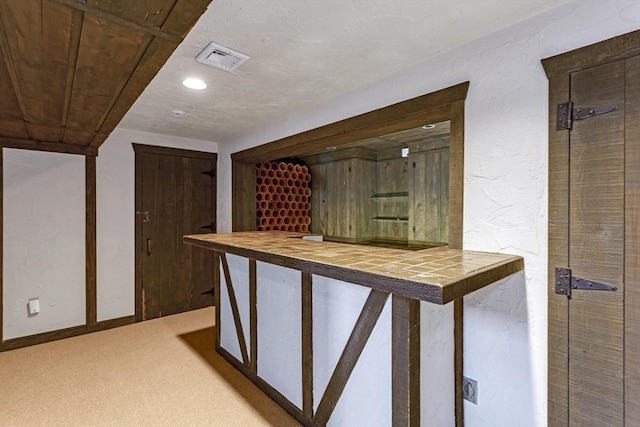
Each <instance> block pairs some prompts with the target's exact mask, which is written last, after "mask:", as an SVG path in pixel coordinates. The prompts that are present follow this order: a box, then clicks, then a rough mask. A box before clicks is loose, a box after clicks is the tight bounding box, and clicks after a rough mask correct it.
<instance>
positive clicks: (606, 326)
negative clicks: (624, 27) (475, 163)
mask: <svg viewBox="0 0 640 427" xmlns="http://www.w3.org/2000/svg"><path fill="white" fill-rule="evenodd" d="M568 77H569V82H568V84H567V86H566V88H567V89H568V91H567V92H566V93H565V97H566V98H565V100H568V99H569V98H570V99H571V100H572V101H573V103H574V112H577V114H580V113H581V112H584V111H587V112H588V111H590V110H593V107H597V108H603V109H604V110H603V111H606V110H611V111H610V112H607V113H606V114H601V115H595V116H593V117H589V118H586V119H584V120H574V122H573V127H572V129H571V130H560V131H555V132H565V133H566V136H563V137H561V138H560V137H554V133H553V132H554V130H552V131H551V132H552V137H551V138H550V144H566V146H565V147H564V148H563V147H562V146H551V147H550V223H549V247H550V258H549V261H550V262H549V269H550V273H551V277H553V281H554V282H553V286H552V287H551V288H550V295H549V299H550V301H549V425H550V426H565V425H569V426H608V427H617V426H620V427H622V426H627V427H631V426H638V425H640V405H639V404H638V402H637V399H638V398H640V375H639V373H640V351H639V350H640V340H639V339H638V337H639V335H640V263H639V260H638V255H639V253H638V249H639V244H640V126H639V125H638V123H639V121H640V58H639V57H631V58H628V59H623V60H618V61H612V62H609V63H606V64H602V65H595V66H591V67H588V66H585V67H582V68H581V69H580V70H579V71H574V72H571V73H569V75H568ZM554 85H555V84H554V82H553V81H552V84H551V86H552V90H553V86H554ZM556 96H557V95H556ZM551 99H552V100H553V99H554V96H553V95H552V97H551ZM578 109H580V111H578ZM594 111H597V110H594ZM554 118H555V116H554ZM556 267H563V268H564V267H566V268H570V269H571V274H572V276H573V277H574V279H573V280H576V278H584V279H588V280H590V281H595V282H598V283H602V284H606V285H609V286H611V287H613V288H615V290H613V289H610V290H582V289H572V290H571V291H570V292H571V298H568V297H567V296H565V295H561V294H556V293H555V282H557V280H556V279H555V277H554V273H555V268H556ZM575 284H576V285H578V282H575Z"/></svg>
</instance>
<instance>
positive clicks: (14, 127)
mask: <svg viewBox="0 0 640 427" xmlns="http://www.w3.org/2000/svg"><path fill="white" fill-rule="evenodd" d="M0 136H4V137H6V138H19V139H29V138H30V135H29V133H28V132H27V128H26V127H25V125H24V122H23V121H22V120H18V121H14V120H2V119H0Z"/></svg>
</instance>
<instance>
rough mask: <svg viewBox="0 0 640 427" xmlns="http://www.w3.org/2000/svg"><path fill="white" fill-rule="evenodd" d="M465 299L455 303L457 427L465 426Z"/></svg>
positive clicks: (454, 358)
mask: <svg viewBox="0 0 640 427" xmlns="http://www.w3.org/2000/svg"><path fill="white" fill-rule="evenodd" d="M463 333H464V298H459V299H457V300H455V301H454V302H453V372H454V374H453V376H454V396H455V397H454V399H455V400H454V401H455V417H456V418H455V419H456V426H464V399H463V389H462V388H463V380H462V376H463V374H464V346H463V344H464V336H463Z"/></svg>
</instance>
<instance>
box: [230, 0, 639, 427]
mask: <svg viewBox="0 0 640 427" xmlns="http://www.w3.org/2000/svg"><path fill="white" fill-rule="evenodd" d="M639 23H640V2H638V1H637V0H635V1H626V0H618V1H596V0H592V1H572V2H569V3H567V4H565V5H562V6H560V7H558V8H556V9H554V10H552V11H550V12H547V13H544V14H541V15H539V16H537V17H535V18H533V19H531V20H529V21H526V22H523V23H520V24H518V25H515V26H513V27H511V28H508V29H506V30H503V31H500V32H498V33H495V34H493V35H491V36H489V37H486V38H484V39H482V40H478V41H475V42H473V43H470V44H468V45H465V46H463V47H461V48H458V49H455V50H453V51H451V52H449V53H446V54H443V55H441V56H438V57H436V58H433V59H431V60H427V61H425V62H423V63H421V64H418V65H417V66H415V67H412V68H411V69H409V70H406V71H404V72H401V73H399V74H396V75H394V76H392V77H390V78H387V79H385V80H382V81H380V82H377V83H375V84H372V85H369V86H367V87H365V88H362V89H360V90H356V91H354V92H351V93H349V94H346V95H345V96H343V97H340V98H338V99H334V100H333V101H331V102H328V103H326V104H324V105H321V106H318V107H316V108H313V109H310V110H307V111H302V112H299V113H297V114H294V115H291V116H289V117H286V118H284V119H282V120H280V121H277V122H273V123H269V124H265V125H262V126H259V127H257V128H255V129H254V130H253V131H252V132H250V133H248V134H246V135H244V136H242V137H240V138H238V139H237V140H236V141H235V142H234V143H232V144H228V145H227V144H225V145H223V146H221V149H220V158H219V162H218V164H219V169H218V170H219V175H218V230H219V231H220V232H224V231H230V230H231V211H230V209H229V208H228V206H230V205H231V161H230V157H229V155H230V153H233V152H236V151H239V150H242V149H246V148H249V147H253V146H256V145H260V144H263V143H266V142H270V141H273V140H277V139H279V138H283V137H285V136H288V135H292V134H296V133H299V132H302V131H305V130H308V129H312V128H315V127H318V126H321V125H324V124H327V123H332V122H335V121H339V120H342V119H344V118H347V117H351V116H355V115H357V114H361V113H364V112H367V111H370V110H373V109H376V108H380V107H383V106H386V105H390V104H393V103H396V102H400V101H403V100H406V99H410V98H413V97H416V96H419V95H422V94H426V93H430V92H433V91H436V90H438V89H441V88H444V87H448V86H451V85H455V84H458V83H461V82H464V81H467V80H468V81H470V82H471V86H470V89H469V94H468V97H467V101H466V116H465V117H466V124H465V170H464V184H465V196H464V247H465V248H466V249H476V250H485V251H497V252H506V253H512V254H518V255H523V256H524V257H525V273H524V274H519V275H515V276H513V277H511V278H508V279H506V280H503V281H501V282H500V283H499V284H495V285H492V286H490V287H488V288H486V289H484V290H482V291H479V292H477V293H476V294H474V295H473V296H471V297H469V298H467V299H466V304H465V310H466V311H465V358H464V361H465V375H467V376H470V377H472V378H474V379H476V380H478V382H479V404H478V405H477V406H476V405H472V404H468V403H465V411H466V413H465V421H466V425H467V426H470V427H476V426H487V427H500V426H504V427H510V426H514V425H518V426H544V425H546V414H547V404H546V400H547V397H546V387H547V381H546V375H547V374H546V363H547V359H546V352H547V340H546V333H547V309H546V304H547V292H546V269H547V265H546V258H547V244H546V242H547V152H548V151H547V140H548V138H547V90H548V85H547V79H546V76H545V74H544V71H543V69H542V66H541V64H540V60H541V59H542V58H545V57H549V56H553V55H556V54H559V53H563V52H566V51H569V50H572V49H575V48H578V47H582V46H585V45H588V44H591V43H595V42H598V41H601V40H604V39H607V38H610V37H614V36H617V35H620V34H623V33H626V32H630V31H633V30H637V29H638V27H639ZM428 42H429V41H425V43H428Z"/></svg>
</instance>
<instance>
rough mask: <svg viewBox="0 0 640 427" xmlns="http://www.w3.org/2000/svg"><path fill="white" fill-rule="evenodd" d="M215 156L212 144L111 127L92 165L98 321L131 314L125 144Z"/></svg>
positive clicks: (129, 151) (131, 162) (129, 172)
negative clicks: (95, 195) (111, 130)
mask: <svg viewBox="0 0 640 427" xmlns="http://www.w3.org/2000/svg"><path fill="white" fill-rule="evenodd" d="M132 142H135V143H138V144H147V145H158V146H163V147H175V148H185V149H190V150H198V151H207V152H214V153H215V152H217V151H218V145H217V144H216V143H215V142H208V141H201V140H195V139H187V138H179V137H172V136H168V135H158V134H153V133H147V132H138V131H132V130H127V129H120V128H117V129H115V130H114V131H113V133H111V135H110V136H109V138H108V139H107V140H106V141H105V142H104V144H103V145H102V146H101V147H100V150H99V153H98V160H97V180H98V181H97V210H98V213H97V234H98V237H97V239H98V241H97V245H98V246H97V251H98V266H97V268H98V284H97V292H98V302H97V305H98V307H97V308H98V320H99V321H100V320H106V319H113V318H118V317H123V316H129V315H133V314H134V312H135V306H134V304H135V301H134V275H135V264H134V239H135V235H134V216H135V188H134V187H135V158H134V151H133V147H132V146H131V143H132Z"/></svg>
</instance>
